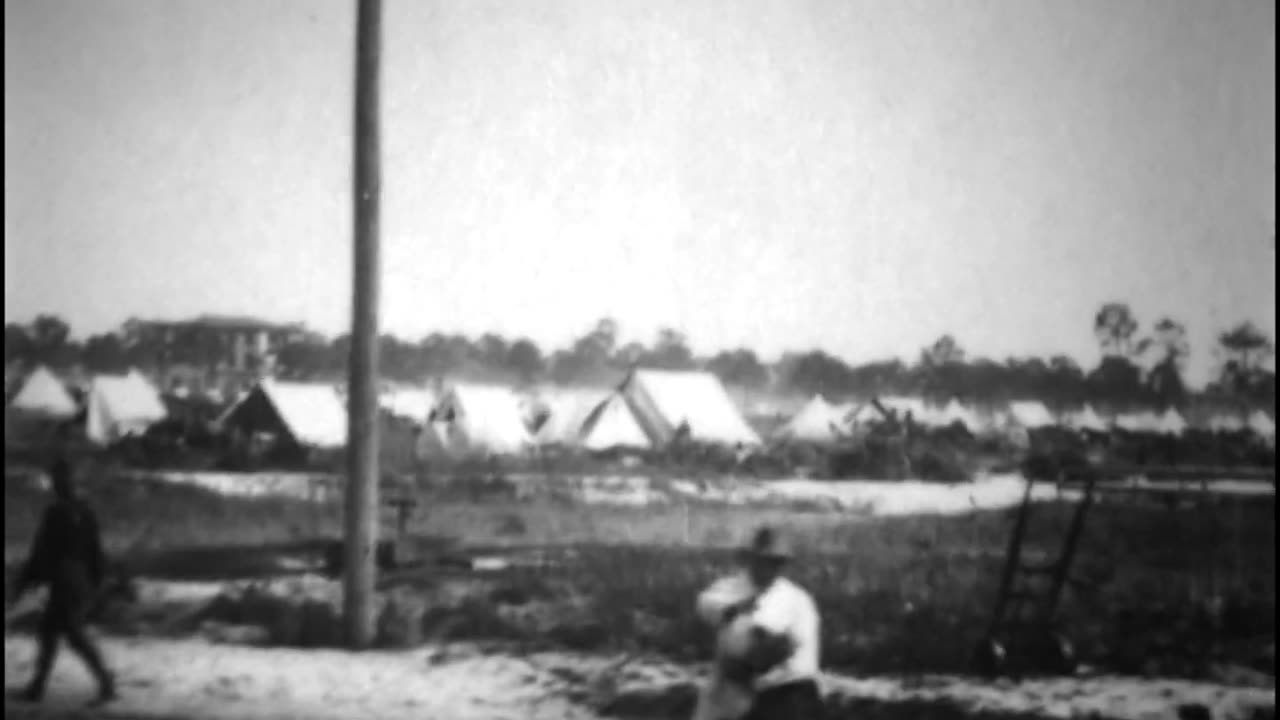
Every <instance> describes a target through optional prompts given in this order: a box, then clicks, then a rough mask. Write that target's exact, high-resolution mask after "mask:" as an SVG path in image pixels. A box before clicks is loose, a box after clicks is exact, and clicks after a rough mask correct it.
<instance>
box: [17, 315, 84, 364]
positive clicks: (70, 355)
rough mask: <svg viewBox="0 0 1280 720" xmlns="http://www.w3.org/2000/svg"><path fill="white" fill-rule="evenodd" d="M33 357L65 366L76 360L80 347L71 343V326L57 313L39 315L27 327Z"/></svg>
mask: <svg viewBox="0 0 1280 720" xmlns="http://www.w3.org/2000/svg"><path fill="white" fill-rule="evenodd" d="M27 334H28V335H29V336H30V338H31V352H32V355H33V359H34V360H35V361H37V362H40V363H45V364H48V365H54V366H65V365H67V364H69V363H72V362H74V361H75V359H76V356H77V355H78V354H79V352H78V348H76V347H75V346H74V345H73V344H72V343H71V326H70V325H68V324H67V322H66V321H65V320H63V319H62V318H60V317H58V316H57V315H38V316H36V319H35V320H34V321H32V323H31V325H30V326H29V327H28V328H27Z"/></svg>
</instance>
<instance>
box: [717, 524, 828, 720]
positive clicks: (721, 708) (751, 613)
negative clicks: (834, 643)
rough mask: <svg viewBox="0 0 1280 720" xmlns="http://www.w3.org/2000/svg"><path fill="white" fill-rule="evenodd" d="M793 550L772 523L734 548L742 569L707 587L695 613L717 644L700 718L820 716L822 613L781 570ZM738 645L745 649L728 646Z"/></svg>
mask: <svg viewBox="0 0 1280 720" xmlns="http://www.w3.org/2000/svg"><path fill="white" fill-rule="evenodd" d="M790 557H791V554H790V552H789V551H788V550H787V548H786V547H785V544H784V543H783V541H782V538H781V537H780V536H779V535H778V534H777V532H776V531H774V530H773V529H772V528H768V527H765V528H761V529H759V530H757V531H756V533H755V535H754V536H753V537H752V540H751V542H750V543H749V544H748V545H747V546H746V547H744V548H742V549H741V550H740V551H739V559H740V561H741V562H742V565H743V570H742V572H740V573H738V574H735V575H731V576H729V577H726V578H722V579H720V580H718V581H716V582H715V583H713V584H712V585H711V587H709V588H707V590H705V591H704V592H703V593H702V594H701V595H700V596H699V597H698V602H697V609H698V614H699V616H700V617H701V618H702V620H703V621H704V622H706V623H707V624H709V625H711V626H712V627H713V628H715V629H716V631H717V633H718V639H719V641H720V643H721V647H720V648H719V651H720V652H718V653H717V655H718V657H717V661H716V667H715V670H714V672H713V676H712V681H711V684H710V685H709V686H708V688H707V689H706V692H704V693H703V695H702V696H701V697H700V698H699V707H698V710H697V712H696V714H695V717H696V718H697V719H698V720H818V719H820V718H821V717H822V696H821V692H820V690H819V687H818V675H819V643H820V633H819V628H820V620H819V617H818V609H817V606H816V605H815V603H814V602H813V598H812V597H810V595H809V593H808V592H806V591H805V590H804V589H803V588H801V587H800V586H799V585H796V584H795V583H794V582H792V581H790V580H788V579H787V578H785V577H783V576H782V572H783V570H784V568H785V566H786V563H787V561H788V560H789V559H790ZM733 645H739V646H742V648H741V649H743V650H744V651H741V652H740V651H739V648H735V649H733V650H732V651H730V650H729V647H728V646H733Z"/></svg>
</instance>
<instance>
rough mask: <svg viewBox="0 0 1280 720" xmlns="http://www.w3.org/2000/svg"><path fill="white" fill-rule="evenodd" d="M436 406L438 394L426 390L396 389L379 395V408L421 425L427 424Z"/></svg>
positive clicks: (414, 388)
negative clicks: (428, 417)
mask: <svg viewBox="0 0 1280 720" xmlns="http://www.w3.org/2000/svg"><path fill="white" fill-rule="evenodd" d="M435 404H436V394H435V393H434V392H432V391H430V390H427V389H425V388H416V387H395V388H389V389H387V390H384V391H383V392H381V393H379V394H378V405H379V407H381V408H382V409H383V410H385V411H386V412H389V413H391V414H392V415H394V416H396V417H399V418H404V419H405V420H411V421H413V422H415V423H417V424H419V425H421V424H423V423H425V422H427V416H428V415H430V414H431V409H432V408H434V407H435Z"/></svg>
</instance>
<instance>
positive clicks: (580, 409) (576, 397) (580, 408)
mask: <svg viewBox="0 0 1280 720" xmlns="http://www.w3.org/2000/svg"><path fill="white" fill-rule="evenodd" d="M610 395H611V393H610V392H609V391H607V390H592V389H585V388H575V389H557V390H552V391H548V392H543V393H540V394H539V396H538V399H537V402H538V403H539V404H541V405H542V406H543V407H544V408H545V409H546V411H547V417H546V419H545V420H544V421H543V422H542V425H540V426H539V427H538V430H537V432H536V433H535V435H534V437H535V439H536V440H537V441H538V442H539V443H542V444H547V445H576V444H577V443H578V442H579V441H580V439H581V438H582V433H583V429H584V426H585V425H586V423H587V419H588V418H590V417H591V414H592V413H593V412H594V411H595V410H596V408H598V407H600V404H601V403H603V402H605V401H606V400H608V399H609V397H610Z"/></svg>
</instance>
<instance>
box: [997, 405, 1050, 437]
mask: <svg viewBox="0 0 1280 720" xmlns="http://www.w3.org/2000/svg"><path fill="white" fill-rule="evenodd" d="M1005 419H1006V420H1007V421H1008V422H1009V423H1011V424H1014V425H1017V426H1019V427H1022V428H1026V429H1027V430H1038V429H1040V428H1046V427H1052V426H1054V425H1057V424H1058V423H1057V421H1056V420H1055V419H1054V417H1053V413H1051V412H1049V408H1047V407H1045V404H1044V403H1042V402H1040V401H1039V400H1015V401H1013V402H1011V403H1009V408H1008V412H1007V414H1006V415H1005Z"/></svg>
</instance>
